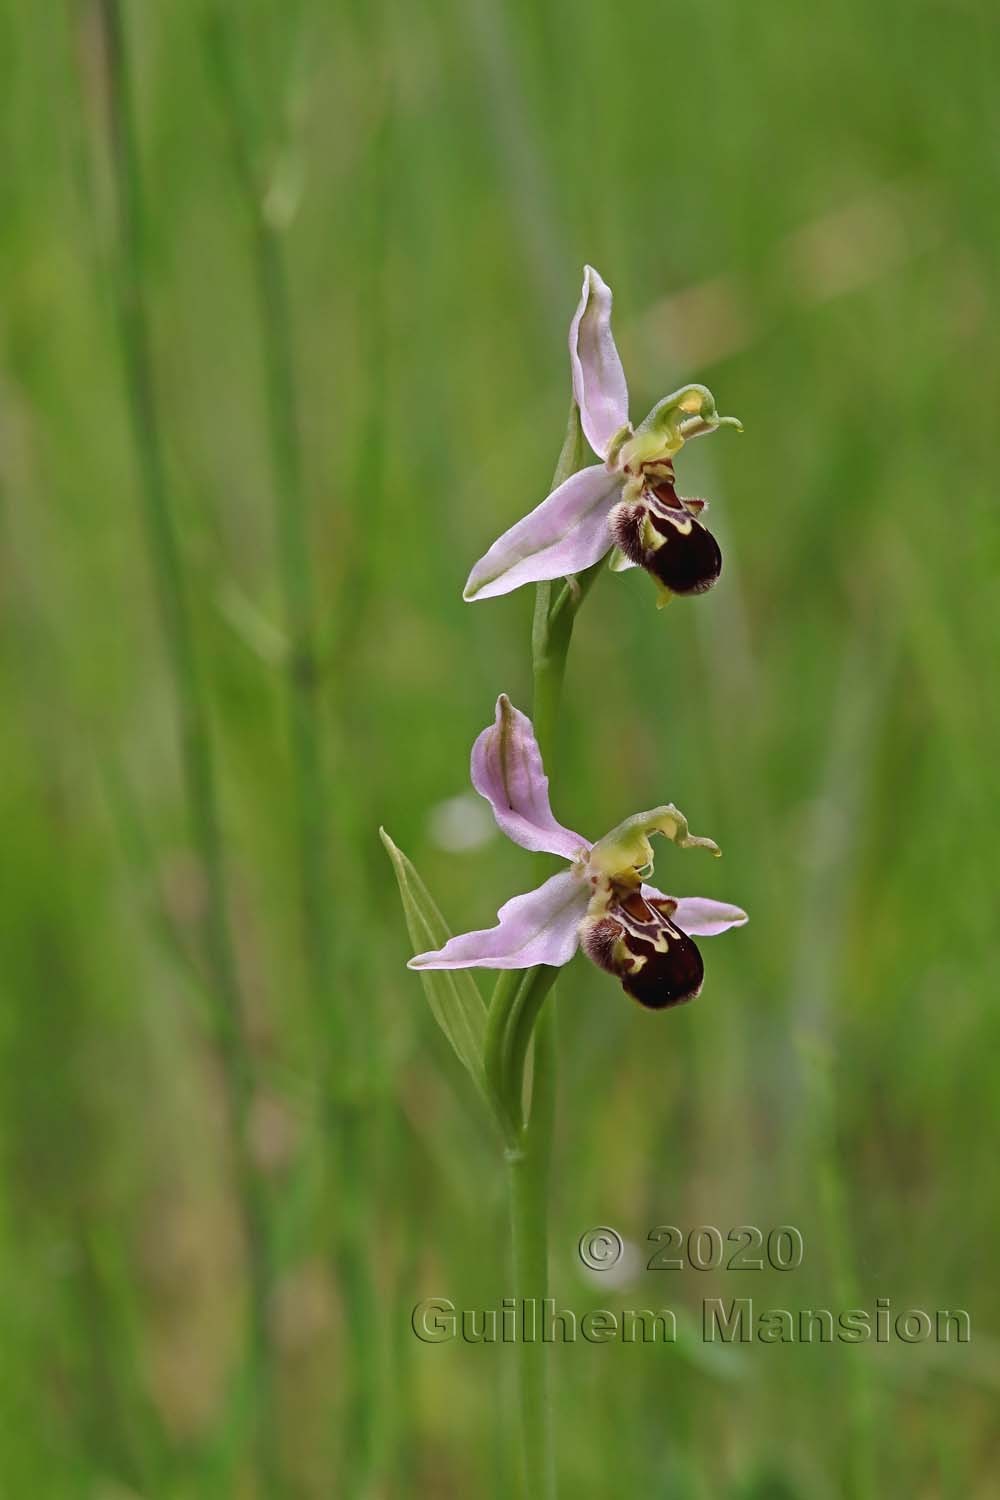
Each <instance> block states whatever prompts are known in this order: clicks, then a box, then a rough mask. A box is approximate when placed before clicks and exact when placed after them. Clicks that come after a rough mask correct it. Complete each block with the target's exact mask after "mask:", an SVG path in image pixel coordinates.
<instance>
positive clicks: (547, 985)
mask: <svg viewBox="0 0 1000 1500" xmlns="http://www.w3.org/2000/svg"><path fill="white" fill-rule="evenodd" d="M582 458H583V452H582V434H581V431H580V418H579V413H578V411H577V409H576V406H575V405H574V406H573V408H572V410H571V412H570V419H569V424H568V427H567V430H566V439H565V442H564V443H563V448H562V452H561V454H560V456H559V463H558V465H557V467H556V472H555V476H554V478H553V488H555V486H556V485H558V484H561V483H562V482H563V480H565V479H567V478H568V477H569V475H570V474H573V473H575V471H576V470H577V469H578V468H579V467H580V465H581V461H582ZM602 566H603V564H600V563H599V564H597V565H596V566H595V567H593V568H590V569H588V570H587V572H586V573H584V574H581V575H580V577H579V578H574V579H568V580H567V581H566V582H565V583H563V584H555V585H553V584H552V583H540V584H539V585H538V587H537V590H536V593H535V614H534V620H533V623H532V631H531V657H532V671H533V677H534V703H533V710H532V720H533V723H534V727H535V736H536V738H537V740H538V744H539V746H540V748H541V752H542V758H543V760H544V762H545V765H546V767H547V768H548V771H549V774H550V775H551V773H552V769H553V765H554V761H555V739H556V731H557V728H558V722H559V706H560V702H561V698H562V687H563V679H564V677H565V675H566V658H567V654H568V652H569V646H570V641H571V639H572V635H573V624H574V621H575V619H576V614H577V611H578V610H579V608H580V606H581V604H582V603H583V601H584V599H585V598H586V596H587V593H588V591H589V589H590V587H591V585H592V584H593V582H594V579H595V578H596V577H597V574H598V572H599V571H600V568H601V567H602ZM543 862H544V863H545V864H546V866H547V858H546V857H545V856H543ZM544 873H545V874H546V875H547V874H548V873H549V871H548V868H547V867H546V869H545V871H544ZM556 974H557V971H556V970H554V969H550V968H546V967H544V966H543V967H539V968H537V969H533V970H529V971H528V973H527V974H525V975H523V976H521V978H520V984H519V985H518V986H517V988H515V989H514V990H513V992H511V991H509V990H508V989H507V988H506V987H504V988H501V986H504V980H505V979H506V976H502V977H501V980H500V983H499V985H498V988H497V992H496V994H495V995H494V1003H493V1005H491V1008H490V1009H491V1020H492V1019H493V1016H494V1007H496V1011H497V1013H499V1011H500V1005H499V1004H498V1002H500V1001H501V1000H502V999H504V1000H506V1002H507V1003H506V1005H505V1006H504V1007H503V1010H504V1012H505V1016H504V1019H505V1037H504V1041H503V1045H502V1048H501V1053H502V1061H501V1064H500V1069H499V1071H500V1076H501V1089H502V1094H501V1097H502V1098H503V1100H504V1101H505V1105H506V1114H507V1116H508V1118H510V1117H513V1119H514V1120H515V1121H520V1120H521V1115H522V1108H523V1105H522V1098H523V1092H524V1082H523V1080H524V1071H525V1066H526V1063H527V1055H528V1050H529V1041H530V1039H531V1037H532V1036H533V1038H534V1049H533V1070H532V1081H531V1099H530V1104H529V1105H528V1109H527V1118H526V1119H525V1120H524V1123H523V1124H522V1125H521V1127H520V1130H519V1132H518V1135H517V1138H516V1143H515V1144H513V1145H509V1146H508V1150H507V1166H508V1174H509V1186H510V1217H511V1230H512V1237H513V1252H514V1254H513V1263H514V1296H515V1298H516V1299H517V1301H518V1303H519V1304H521V1305H522V1306H523V1305H524V1303H525V1302H533V1303H534V1304H535V1305H536V1307H540V1306H541V1303H542V1299H543V1298H544V1297H547V1296H548V1285H549V1264H548V1262H549V1233H548V1223H549V1180H550V1168H551V1160H552V1132H553V1125H554V1121H555V1095H556V1032H555V1010H554V1006H553V1005H552V1003H551V1002H550V1003H549V1004H548V1005H546V1004H544V1001H545V998H546V996H547V994H548V992H549V990H550V989H551V988H552V986H553V984H554V983H555V979H556ZM488 1056H491V1057H494V1056H495V1054H494V1053H491V1052H490V1051H489V1049H488ZM517 1350H518V1377H519V1387H520V1389H519V1397H520V1408H521V1437H522V1448H523V1457H524V1476H525V1492H526V1495H527V1497H528V1500H555V1495H556V1461H555V1443H554V1436H553V1422H552V1387H551V1370H550V1361H549V1346H548V1344H544V1343H541V1342H533V1343H527V1342H523V1341H522V1342H521V1343H519V1344H518V1346H517Z"/></svg>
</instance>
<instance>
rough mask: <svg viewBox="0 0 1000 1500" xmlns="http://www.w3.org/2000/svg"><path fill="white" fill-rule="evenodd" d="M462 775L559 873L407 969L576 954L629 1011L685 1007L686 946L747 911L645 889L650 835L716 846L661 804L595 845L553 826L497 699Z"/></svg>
mask: <svg viewBox="0 0 1000 1500" xmlns="http://www.w3.org/2000/svg"><path fill="white" fill-rule="evenodd" d="M471 774H472V784H473V786H474V787H475V789H476V791H477V792H479V793H480V795H481V796H483V797H485V798H486V800H487V801H488V802H489V804H490V806H491V807H492V809H493V816H494V817H495V818H496V821H497V825H498V826H499V828H500V829H501V831H502V832H503V833H505V834H506V835H507V837H508V838H510V839H512V840H513V842H514V843H515V844H520V846H521V847H522V848H523V849H531V850H535V851H536V852H545V853H548V854H557V855H561V856H562V858H564V859H566V860H568V861H569V868H568V869H566V870H563V871H560V873H559V874H557V875H553V876H551V877H550V879H548V880H546V881H545V882H544V884H542V885H540V886H539V887H538V889H537V890H533V891H529V892H527V893H526V894H525V895H523V896H514V897H513V898H512V899H511V900H510V901H507V902H505V904H504V905H503V906H502V907H501V908H500V910H499V912H498V913H497V915H498V917H499V919H500V920H499V923H498V925H497V926H496V927H490V928H486V929H484V930H483V931H481V932H466V933H463V934H462V935H461V936H459V937H453V938H451V939H450V941H449V942H447V943H446V944H445V945H444V947H443V948H440V949H438V950H437V951H436V952H433V953H419V954H417V956H416V957H415V958H411V959H410V962H409V967H410V968H411V969H528V968H532V967H534V965H536V964H548V965H551V966H554V967H559V966H561V965H562V964H567V963H569V961H570V959H571V958H572V957H573V955H574V953H575V952H576V950H577V948H582V949H583V951H584V953H586V955H587V957H588V958H590V959H591V960H592V961H593V962H594V963H595V964H597V965H598V966H599V967H600V968H602V969H605V970H607V972H608V973H609V974H614V975H615V976H616V977H617V978H618V979H619V980H620V981H621V984H622V988H623V989H624V990H625V992H626V994H629V995H631V996H632V997H633V998H634V999H636V1000H638V1001H639V1003H640V1005H644V1006H646V1007H648V1008H649V1009H651V1010H663V1009H665V1008H666V1007H667V1006H671V1005H678V1004H680V1003H681V1002H682V1001H685V1000H693V999H694V998H695V996H696V995H697V994H698V993H699V992H700V990H701V986H702V980H703V978H704V965H703V963H702V958H701V954H700V952H699V951H698V948H697V945H696V944H695V942H694V941H693V939H694V938H695V937H712V936H714V935H715V934H716V933H720V932H725V931H726V929H727V928H729V927H740V926H742V925H743V923H744V922H746V920H747V914H746V912H744V911H741V910H740V908H739V907H738V906H729V905H727V904H726V903H724V902H721V901H710V900H708V899H706V898H704V897H699V896H681V897H674V896H666V895H664V894H663V892H662V891H658V890H656V889H655V887H653V886H650V885H646V884H645V883H644V878H645V876H646V875H648V874H651V873H652V866H653V850H652V846H651V844H650V837H651V835H653V834H656V833H659V834H663V835H664V836H665V837H666V838H669V839H671V840H673V842H674V843H675V844H677V845H678V847H679V848H681V849H691V848H701V849H709V850H711V852H712V853H713V854H716V855H717V854H718V853H719V852H720V851H719V848H718V845H717V844H715V843H713V841H712V840H711V839H705V838H696V837H695V836H694V835H693V834H691V833H689V832H688V825H687V819H686V818H685V817H684V816H683V814H682V813H680V812H678V810H677V808H676V807H673V806H664V807H657V808H654V809H653V810H652V811H651V812H645V813H637V814H636V815H635V816H634V817H631V818H627V819H626V821H625V822H624V823H622V824H620V825H619V826H618V827H617V828H615V829H614V830H613V831H612V832H611V833H609V834H606V835H605V837H604V838H602V839H600V840H599V841H598V842H597V843H596V844H591V843H590V842H589V841H588V840H587V839H585V838H583V837H581V835H580V834H578V833H573V832H571V830H570V829H568V828H564V827H563V825H562V824H561V823H559V822H557V821H556V819H555V817H554V816H553V813H552V809H551V806H550V804H549V783H548V778H547V776H546V775H545V770H544V767H543V765H542V756H541V751H540V750H539V747H538V742H537V740H536V739H535V732H534V729H533V727H532V724H531V720H530V719H529V718H527V717H526V715H525V714H523V713H521V712H520V711H519V710H518V709H516V708H515V707H514V706H513V704H512V703H511V702H510V699H509V698H507V697H506V695H504V694H501V696H500V697H499V698H498V699H497V707H496V719H495V721H494V723H493V724H491V725H490V726H489V727H488V728H487V729H484V730H483V732H482V734H480V735H479V737H478V739H477V740H476V742H475V744H474V745H473V747H472V770H471Z"/></svg>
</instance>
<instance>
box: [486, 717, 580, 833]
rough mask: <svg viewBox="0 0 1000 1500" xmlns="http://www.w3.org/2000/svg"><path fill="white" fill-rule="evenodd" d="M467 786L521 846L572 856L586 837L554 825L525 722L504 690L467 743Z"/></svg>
mask: <svg viewBox="0 0 1000 1500" xmlns="http://www.w3.org/2000/svg"><path fill="white" fill-rule="evenodd" d="M472 785H473V786H474V787H475V789H476V791H477V792H478V793H479V795H480V796H481V797H485V798H486V800H487V802H488V803H489V804H490V806H491V807H492V809H493V816H494V817H495V818H496V820H497V826H498V827H499V828H500V829H501V831H502V832H503V833H505V834H506V835H507V837H508V838H509V839H513V841H514V843H515V844H520V845H521V848H522V849H533V850H535V852H536V853H545V854H561V855H562V857H563V858H564V859H576V858H577V857H578V856H579V854H580V853H581V851H586V850H589V848H590V844H589V842H588V841H587V839H585V838H582V837H581V836H580V834H578V833H572V832H571V831H570V829H568V828H564V827H563V825H562V824H561V823H557V822H556V820H555V818H554V817H553V815H552V808H551V807H550V806H549V779H548V777H547V776H546V774H545V768H544V766H543V765H542V752H541V751H540V750H539V748H538V741H537V740H536V739H535V731H534V728H533V727H532V723H531V720H530V719H529V718H528V716H527V715H526V714H523V713H521V711H520V709H517V708H515V707H514V705H513V704H512V703H511V701H510V699H509V698H508V697H507V694H506V693H501V694H500V697H499V698H498V699H497V710H496V719H495V721H494V723H492V724H491V725H490V726H489V727H488V728H487V729H484V730H483V732H482V734H481V735H480V736H479V737H478V739H477V740H476V743H475V744H474V745H473V747H472Z"/></svg>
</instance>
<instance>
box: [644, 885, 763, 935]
mask: <svg viewBox="0 0 1000 1500" xmlns="http://www.w3.org/2000/svg"><path fill="white" fill-rule="evenodd" d="M642 894H643V895H644V896H645V897H646V899H647V900H653V901H672V902H673V903H674V910H673V911H672V912H671V914H670V919H671V921H672V922H675V923H676V924H677V926H678V927H679V928H680V929H681V931H682V932H686V933H687V935H688V937H717V936H718V934H719V933H720V932H728V930H729V928H730V927H742V926H743V925H744V924H745V923H746V922H748V921H749V920H750V918H749V917H748V916H747V914H746V912H745V911H744V910H743V909H742V907H739V906H730V905H729V903H728V902H727V901H711V900H709V898H708V897H707V896H665V895H664V894H663V892H662V891H658V890H657V889H656V887H655V886H652V885H644V886H643V888H642Z"/></svg>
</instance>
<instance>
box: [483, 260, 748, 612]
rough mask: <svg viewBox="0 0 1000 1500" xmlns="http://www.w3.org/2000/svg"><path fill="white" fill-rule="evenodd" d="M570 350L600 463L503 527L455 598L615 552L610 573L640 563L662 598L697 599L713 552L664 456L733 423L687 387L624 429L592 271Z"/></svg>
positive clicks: (607, 312)
mask: <svg viewBox="0 0 1000 1500" xmlns="http://www.w3.org/2000/svg"><path fill="white" fill-rule="evenodd" d="M569 351H570V363H571V365H572V370H573V395H574V399H575V401H576V405H577V408H578V409H579V413H580V422H581V425H582V427H583V433H584V436H585V437H586V439H587V441H588V443H589V444H590V446H591V448H592V449H593V450H594V452H595V454H596V455H597V457H598V458H599V459H601V463H599V464H593V465H591V466H590V467H589V468H585V469H580V470H579V471H578V472H577V473H575V474H571V475H570V477H569V478H568V479H567V480H566V481H565V482H564V483H563V484H560V485H559V486H558V487H557V488H556V489H555V490H553V492H552V494H551V495H549V496H548V498H547V499H546V500H543V501H542V503H541V505H539V506H537V507H536V508H535V509H534V510H533V511H532V512H531V514H530V515H527V516H525V517H523V519H522V520H520V521H518V522H517V523H516V525H514V526H512V527H511V528H510V530H509V531H505V532H504V534H503V536H502V537H500V538H499V540H498V541H496V542H494V543H493V546H492V547H491V548H490V550H489V551H488V552H487V553H486V555H485V556H484V557H482V558H480V560H479V562H477V563H476V565H475V567H474V568H473V570H472V572H471V573H470V575H469V581H468V583H467V584H466V586H465V598H466V599H468V600H475V599H490V598H493V597H494V596H495V595H498V594H509V593H510V592H511V590H513V589H516V588H519V587H520V586H521V584H523V583H541V582H544V581H545V580H546V579H553V578H565V577H568V576H570V575H571V574H574V573H581V572H583V570H584V569H585V568H589V567H591V566H593V564H594V563H597V562H599V561H600V560H601V558H602V557H604V555H605V553H607V552H609V551H610V550H611V548H612V547H615V546H617V548H618V553H617V558H616V561H615V562H614V564H613V566H614V567H615V568H616V570H618V571H622V570H624V569H625V568H630V567H634V566H636V565H638V566H640V567H643V568H645V569H646V571H647V572H648V573H650V574H651V575H652V577H653V578H654V579H655V580H656V583H657V585H658V586H659V589H660V593H661V602H666V600H667V599H669V598H670V597H671V596H672V595H673V594H701V593H704V592H705V590H706V589H710V588H711V587H712V585H713V584H714V583H715V582H716V580H717V579H718V577H719V574H720V573H721V571H722V553H721V551H720V549H719V544H718V542H717V541H716V540H715V537H714V536H713V535H712V533H711V532H710V531H709V530H708V529H707V527H705V526H704V525H703V524H702V522H701V520H700V519H699V518H700V516H701V514H702V512H703V511H704V509H705V506H706V503H707V502H706V501H704V500H691V499H684V498H683V497H681V496H680V495H678V493H677V489H676V481H675V476H674V457H675V456H676V454H677V453H678V452H679V451H680V449H681V448H682V447H683V446H684V444H685V443H686V442H687V441H688V439H689V438H694V437H701V436H703V435H704V434H706V433H709V432H715V431H716V430H717V429H718V428H719V427H736V428H739V427H740V423H739V422H738V421H737V420H736V419H735V417H720V416H719V414H718V411H717V410H716V405H715V398H714V396H713V395H712V393H711V391H710V390H708V388H707V387H706V386H703V385H686V386H682V387H681V389H680V390H677V391H674V392H673V394H672V395H670V396H665V397H664V398H663V400H662V401H659V402H657V404H656V405H655V406H654V407H653V409H652V411H651V412H650V413H649V416H648V417H646V419H645V421H644V422H642V423H641V424H640V426H639V427H638V428H636V429H635V430H634V431H633V429H632V427H631V425H630V424H629V419H628V387H627V385H626V383H625V372H624V370H623V369H622V362H621V359H620V358H619V355H618V349H617V347H616V345H615V340H614V335H613V334H612V332H611V290H610V288H609V287H608V286H607V285H606V284H605V282H604V281H602V279H601V277H600V276H599V275H598V274H597V272H596V271H595V270H594V269H593V267H592V266H586V267H585V268H584V273H583V291H582V294H581V297H580V302H579V305H578V307H577V310H576V313H575V315H574V317H573V321H572V323H571V324H570V331H569Z"/></svg>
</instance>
